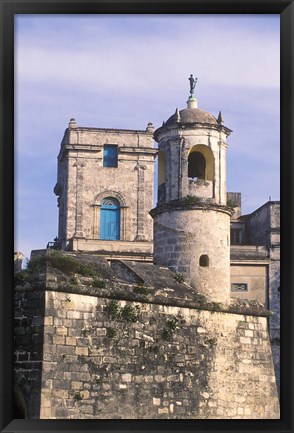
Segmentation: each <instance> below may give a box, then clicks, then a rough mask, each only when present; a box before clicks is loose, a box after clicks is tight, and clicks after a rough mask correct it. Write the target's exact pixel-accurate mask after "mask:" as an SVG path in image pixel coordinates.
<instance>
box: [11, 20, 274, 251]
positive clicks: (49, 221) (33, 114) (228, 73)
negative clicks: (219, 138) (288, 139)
mask: <svg viewBox="0 0 294 433" xmlns="http://www.w3.org/2000/svg"><path fill="white" fill-rule="evenodd" d="M278 27H279V23H278V16H277V17H273V16H267V17H264V16H217V17H216V16H213V15H212V16H210V15H209V16H199V15H197V16H195V17H194V16H176V17H174V16H165V17H164V16H157V17H155V16H150V17H149V16H144V17H143V18H142V17H141V18H139V17H137V16H134V17H132V16H126V17H124V18H123V19H122V16H104V17H102V16H97V17H96V16H73V15H71V16H56V15H54V16H51V17H49V16H48V17H47V16H45V15H41V16H30V15H28V16H19V17H18V19H17V25H16V54H15V60H16V69H15V71H16V122H15V123H16V149H17V154H16V159H17V168H18V169H17V170H16V174H17V176H16V189H17V196H16V198H17V202H16V210H17V212H16V218H17V219H18V220H17V225H16V226H17V241H18V244H17V248H18V249H21V248H25V249H27V251H29V250H30V249H33V248H43V247H45V245H46V243H47V241H48V240H52V239H53V237H54V236H55V235H56V230H57V213H58V210H57V207H56V197H55V196H54V195H53V192H52V189H53V187H54V184H55V179H56V157H57V154H58V152H59V144H60V141H61V139H62V135H63V132H64V129H65V128H66V127H67V124H68V121H69V119H70V117H75V118H76V120H77V124H78V125H80V126H97V127H99V126H100V127H117V128H134V129H136V128H138V129H144V128H145V127H146V125H147V122H148V121H153V123H154V124H155V126H156V127H158V126H160V125H161V123H162V121H163V120H166V119H167V118H168V117H169V116H170V115H171V114H173V112H174V110H175V108H176V106H178V107H179V108H180V109H181V108H184V107H185V102H186V99H187V97H188V94H189V83H188V76H189V74H190V73H193V74H194V75H195V76H197V77H198V84H197V92H196V93H197V98H198V100H199V106H200V107H201V108H203V109H206V110H207V111H210V112H212V113H213V114H214V115H217V113H218V110H219V109H221V110H222V112H223V114H224V117H225V124H226V125H227V126H228V127H229V128H231V129H233V131H234V132H233V134H232V135H231V137H230V139H229V144H230V147H229V149H228V163H229V164H230V165H229V164H228V177H229V179H228V186H229V189H231V190H235V191H236V190H237V191H241V192H243V196H244V200H245V208H246V212H247V211H251V210H253V209H254V206H256V205H257V206H259V205H261V204H262V203H263V200H267V198H268V195H271V192H272V191H273V193H272V195H273V196H274V195H275V194H276V191H278V184H279V174H278V162H277V159H278V149H279V143H278V140H279V130H278V129H279V127H278V118H279V97H278V94H279V28H278ZM256 185H259V187H258V188H257V187H256ZM250 206H253V207H251V208H250Z"/></svg>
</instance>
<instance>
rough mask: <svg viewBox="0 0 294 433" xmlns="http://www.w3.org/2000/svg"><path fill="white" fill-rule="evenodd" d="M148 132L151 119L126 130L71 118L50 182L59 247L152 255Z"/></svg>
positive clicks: (129, 255)
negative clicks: (55, 198)
mask: <svg viewBox="0 0 294 433" xmlns="http://www.w3.org/2000/svg"><path fill="white" fill-rule="evenodd" d="M153 132H154V127H153V125H152V123H148V125H147V127H146V129H145V130H130V129H114V128H93V127H84V126H78V125H77V123H76V121H75V119H71V120H70V122H69V125H68V128H67V129H66V130H65V133H64V136H63V139H62V142H61V146H60V152H59V155H58V173H57V184H56V185H55V188H54V192H55V194H56V195H57V196H58V207H59V230H58V241H59V244H60V246H61V248H62V249H63V250H70V251H85V252H93V253H95V254H100V255H103V256H105V257H111V258H124V259H132V260H146V259H147V260H151V259H152V248H153V243H152V235H153V230H152V218H151V217H150V215H149V214H148V211H149V209H151V207H152V206H153V174H154V159H155V156H156V154H157V150H156V149H154V148H153Z"/></svg>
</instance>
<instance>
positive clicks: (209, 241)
mask: <svg viewBox="0 0 294 433" xmlns="http://www.w3.org/2000/svg"><path fill="white" fill-rule="evenodd" d="M192 78H193V77H192ZM189 80H190V93H191V92H192V90H193V92H192V93H191V95H190V97H189V99H188V101H187V108H185V109H183V110H180V111H179V110H178V109H176V111H175V113H174V114H173V115H172V116H171V117H170V118H169V119H168V120H167V121H166V122H163V125H162V126H161V127H160V128H158V129H157V130H156V131H155V132H154V138H155V140H156V141H157V142H158V151H159V152H158V165H159V168H158V203H157V206H156V208H155V209H153V210H152V211H151V215H152V217H153V219H154V261H155V263H157V264H160V265H164V266H168V267H169V268H170V269H172V270H173V271H174V272H178V273H180V274H183V275H184V277H185V278H186V281H187V282H188V283H189V284H191V285H192V286H193V287H194V288H195V289H196V290H197V291H199V292H203V293H205V294H207V295H209V296H210V297H211V298H212V299H213V300H215V301H219V302H229V299H230V215H231V209H230V208H229V207H227V193H226V151H227V147H228V146H227V137H228V136H229V135H230V133H231V132H232V131H231V130H230V129H229V128H227V127H226V126H224V121H223V117H222V115H221V113H220V114H219V116H218V119H216V118H215V117H214V116H213V115H212V114H210V113H207V112H206V111H204V110H201V109H199V108H197V100H196V98H195V97H194V95H193V93H194V87H195V84H196V80H194V87H193V86H192V88H191V76H190V78H189Z"/></svg>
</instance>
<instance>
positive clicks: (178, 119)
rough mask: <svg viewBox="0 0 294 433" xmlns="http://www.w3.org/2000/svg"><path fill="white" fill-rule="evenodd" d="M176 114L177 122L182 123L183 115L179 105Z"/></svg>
mask: <svg viewBox="0 0 294 433" xmlns="http://www.w3.org/2000/svg"><path fill="white" fill-rule="evenodd" d="M175 115H176V118H177V123H180V121H181V115H180V112H179V109H178V107H177V108H176V112H175Z"/></svg>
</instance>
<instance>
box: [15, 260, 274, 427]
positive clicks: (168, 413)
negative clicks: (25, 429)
mask: <svg viewBox="0 0 294 433" xmlns="http://www.w3.org/2000/svg"><path fill="white" fill-rule="evenodd" d="M48 254H49V256H50V254H51V255H52V254H53V256H51V259H50V257H49V256H48ZM55 254H56V253H55V252H47V260H48V261H47V264H45V265H44V261H43V262H42V263H43V265H42V266H45V267H43V268H42V271H41V272H39V273H38V274H35V273H32V271H23V272H22V274H23V278H20V277H18V280H17V285H16V291H15V301H16V310H15V316H16V317H15V320H16V322H15V324H16V328H15V330H16V332H15V335H16V337H15V338H16V344H15V354H16V364H15V375H16V376H15V377H16V384H17V389H18V393H19V394H20V395H22V398H23V400H24V401H25V404H26V413H27V416H28V417H30V418H42V419H61V418H67V419H80V418H81V419H106V418H111V419H115V418H122V419H126V418H137V419H151V418H152V419H161V418H166V419H269V418H276V419H277V418H279V404H278V397H277V391H276V384H275V376H274V369H273V364H272V355H271V346H270V342H269V337H268V331H267V317H268V316H269V314H270V313H269V312H268V311H266V310H264V309H263V308H262V307H261V306H260V304H257V303H254V302H249V301H237V300H236V303H235V304H234V305H231V306H229V307H228V306H225V305H222V304H217V303H211V302H210V301H208V300H207V299H206V298H205V296H203V295H201V294H198V293H196V292H195V290H194V289H193V288H192V287H190V286H189V285H187V284H185V283H177V282H176V280H175V279H176V278H177V277H176V276H175V275H173V274H172V273H171V272H170V271H169V270H168V269H165V268H160V267H156V266H154V265H151V264H150V265H148V264H141V265H140V266H139V267H138V266H136V264H135V262H133V264H132V265H131V266H130V267H128V264H127V262H119V261H117V262H116V264H115V266H114V268H110V266H109V265H108V264H107V262H106V260H104V261H103V260H102V259H100V261H99V260H97V258H91V257H90V256H88V257H87V255H83V256H74V255H71V256H70V257H71V260H76V263H86V265H87V266H88V267H87V269H88V271H89V268H91V269H92V270H93V272H94V274H92V276H91V277H89V276H88V277H86V276H82V275H81V274H80V273H79V272H81V269H82V268H81V267H77V269H78V270H79V272H74V273H68V272H66V273H64V272H63V271H61V270H60V263H63V265H62V266H64V263H66V262H62V261H61V260H60V256H57V259H58V260H57V259H56V258H55V262H53V261H52V260H53V259H52V257H53V258H54V255H55ZM58 254H59V253H58ZM48 257H49V258H48ZM38 260H39V259H37V262H38ZM56 260H57V261H56ZM85 261H86V262H85ZM53 263H55V266H57V267H58V268H59V269H57V268H54V267H52V264H53ZM91 263H92V264H91ZM89 264H90V266H89ZM77 266H78V265H77ZM97 278H99V281H100V283H99V284H97V283H95V281H96V282H97ZM145 278H146V281H145ZM102 281H103V284H102ZM131 281H132V282H131ZM151 283H152V284H151ZM98 286H99V287H98ZM28 331H29V332H28ZM38 398H39V399H38Z"/></svg>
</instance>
